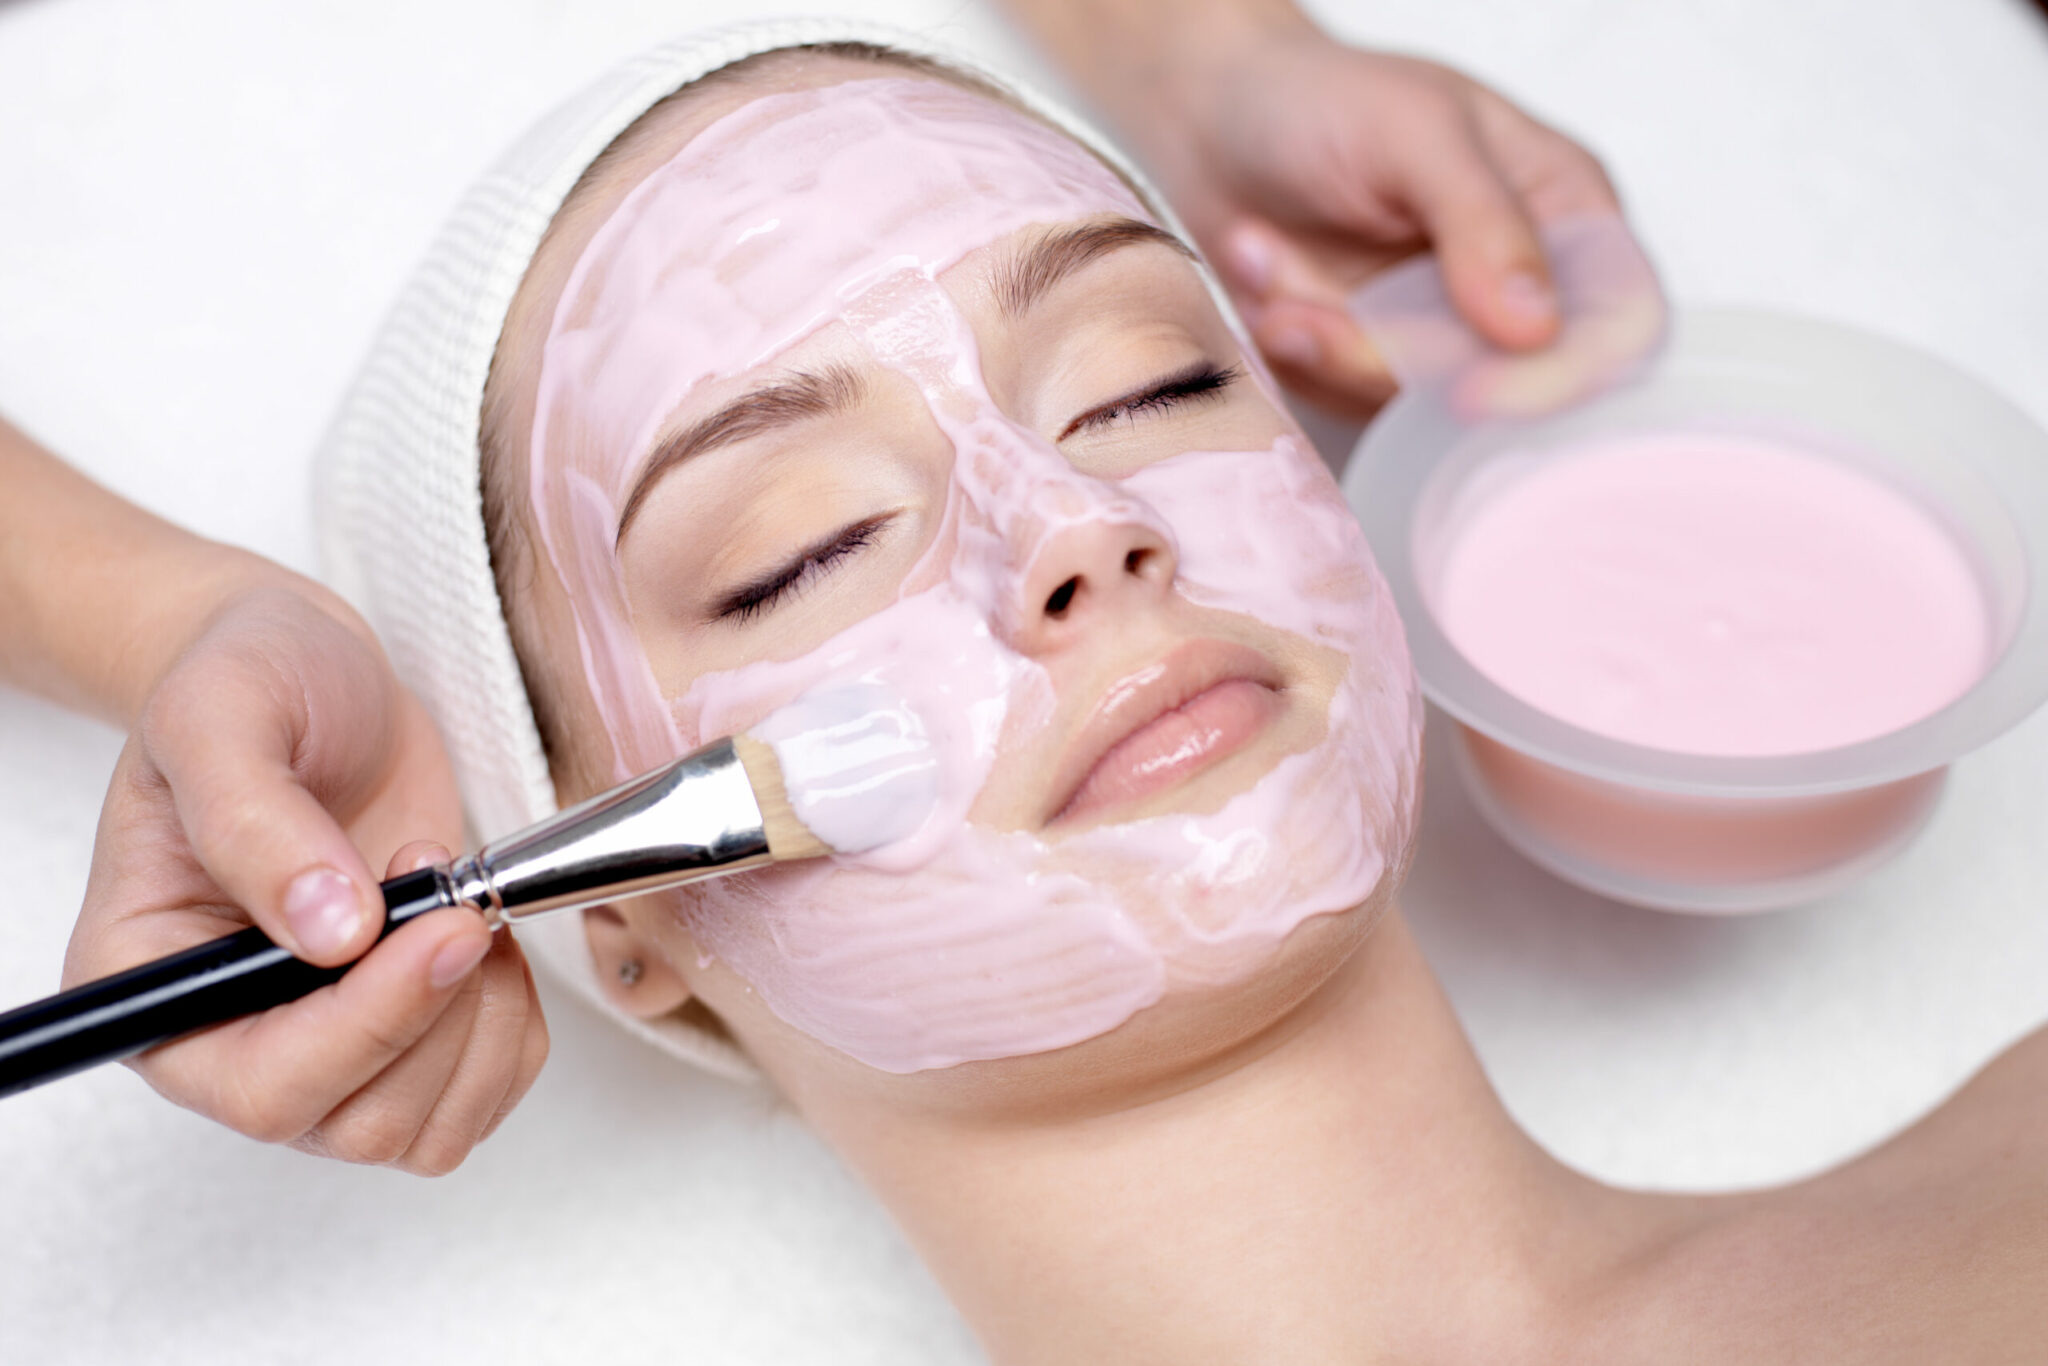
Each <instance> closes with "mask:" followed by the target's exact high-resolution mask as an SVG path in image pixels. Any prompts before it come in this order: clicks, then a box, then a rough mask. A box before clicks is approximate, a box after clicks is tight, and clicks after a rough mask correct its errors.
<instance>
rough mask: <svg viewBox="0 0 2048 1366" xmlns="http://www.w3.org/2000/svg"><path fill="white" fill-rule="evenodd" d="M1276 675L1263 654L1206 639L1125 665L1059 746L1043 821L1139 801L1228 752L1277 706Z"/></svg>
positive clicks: (1279, 680) (1280, 682)
mask: <svg viewBox="0 0 2048 1366" xmlns="http://www.w3.org/2000/svg"><path fill="white" fill-rule="evenodd" d="M1285 685H1286V680H1285V679H1284V678H1283V677H1282V675H1281V673H1280V670H1279V668H1278V667H1277V666H1276V665H1275V664H1274V663H1273V661H1272V660H1270V659H1268V658H1267V657H1266V656H1265V655H1264V654H1262V653H1260V652H1259V651H1257V650H1254V649H1252V648H1251V647H1249V646H1246V645H1238V644H1234V643H1232V642H1229V641H1221V640H1209V639H1201V640H1191V641H1187V642H1186V643H1184V644H1182V645H1178V646H1176V647H1175V648H1174V649H1173V650H1171V651H1169V652H1168V653H1167V655H1166V656H1165V657H1164V658H1163V659H1160V660H1157V661H1155V662H1154V663H1151V664H1147V665H1144V666H1142V667H1140V668H1137V669H1134V670H1132V671H1131V672H1130V673H1127V674H1125V675H1124V676H1123V677H1121V678H1119V679H1118V680H1117V681H1116V682H1114V683H1112V684H1110V686H1109V689H1108V690H1107V691H1106V692H1105V693H1104V694H1103V697H1102V700H1101V701H1100V702H1098V703H1097V704H1096V706H1095V710H1094V711H1093V712H1092V713H1090V715H1089V717H1088V720H1087V721H1086V723H1084V724H1083V725H1082V727H1081V730H1080V733H1079V734H1078V735H1077V736H1075V738H1074V740H1073V742H1072V744H1070V745H1069V746H1068V749H1067V753H1066V756H1065V758H1064V759H1063V760H1062V762H1061V764H1060V766H1059V770H1058V773H1057V779H1056V781H1055V782H1054V784H1053V792H1054V794H1055V797H1056V801H1055V803H1054V805H1053V814H1052V815H1051V817H1050V818H1049V819H1048V820H1047V822H1046V823H1047V824H1048V825H1054V824H1062V823H1067V822H1072V821H1075V820H1078V819H1082V818H1089V817H1095V816H1100V815H1101V814H1103V813H1104V812H1106V811H1110V810H1113V809H1115V808H1117V807H1121V806H1126V805H1129V804H1132V803H1135V802H1139V801H1143V800H1144V799H1145V798H1147V797H1150V796H1153V795H1154V794H1156V793H1159V792H1163V791H1166V790H1167V789H1169V788H1172V787H1176V786H1178V785H1179V784H1181V783H1182V782H1185V781H1186V780H1188V779H1189V778H1192V777H1194V776H1195V775H1196V774H1198V773H1200V772H1202V771H1204V770H1206V769H1208V768H1210V767H1212V766H1214V765H1215V764H1217V763H1219V762H1221V761H1222V760H1224V759H1226V758H1228V757H1229V756H1230V755H1232V754H1235V753H1237V752H1238V751H1239V750H1241V749H1243V748H1244V747H1245V746H1246V745H1247V744H1249V743H1250V742H1251V741H1252V740H1253V739H1255V738H1257V736H1258V735H1259V734H1260V733H1261V732H1263V731H1264V730H1265V729H1266V727H1267V726H1268V725H1270V724H1271V722H1272V721H1273V720H1274V718H1275V717H1276V716H1278V714H1279V712H1280V706H1281V703H1280V693H1281V692H1282V690H1283V689H1284V688H1285Z"/></svg>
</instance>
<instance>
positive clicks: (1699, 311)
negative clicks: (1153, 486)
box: [1341, 308, 2048, 797]
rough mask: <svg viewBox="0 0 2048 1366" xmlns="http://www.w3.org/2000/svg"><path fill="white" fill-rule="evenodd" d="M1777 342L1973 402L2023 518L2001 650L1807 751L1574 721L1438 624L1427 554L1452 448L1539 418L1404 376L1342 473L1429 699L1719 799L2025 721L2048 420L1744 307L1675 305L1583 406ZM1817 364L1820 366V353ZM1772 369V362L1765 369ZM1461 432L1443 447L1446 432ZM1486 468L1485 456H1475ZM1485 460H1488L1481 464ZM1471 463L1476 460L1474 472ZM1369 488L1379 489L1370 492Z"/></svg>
mask: <svg viewBox="0 0 2048 1366" xmlns="http://www.w3.org/2000/svg"><path fill="white" fill-rule="evenodd" d="M1760 340H1762V341H1765V342H1767V343H1768V349H1769V350H1771V351H1772V352H1773V353H1774V355H1773V361H1772V363H1773V364H1775V365H1778V366H1780V367H1781V368H1780V369H1778V370H1775V371H1773V372H1772V373H1773V375H1777V376H1782V375H1783V374H1785V373H1787V372H1786V371H1785V370H1783V369H1782V367H1783V366H1785V365H1787V364H1790V365H1792V366H1795V367H1796V366H1797V365H1798V364H1800V363H1802V362H1806V361H1808V360H1810V358H1814V357H1825V358H1827V362H1826V363H1828V364H1831V365H1834V366H1835V367H1836V370H1835V373H1836V374H1840V373H1841V369H1840V367H1842V366H1844V365H1847V366H1849V367H1852V370H1853V372H1854V373H1857V374H1859V376H1860V377H1861V378H1863V379H1865V380H1867V381H1868V382H1869V383H1871V384H1879V385H1884V386H1886V389H1885V392H1888V393H1894V394H1895V393H1898V392H1901V386H1904V391H1907V392H1914V393H1924V394H1926V395H1927V396H1928V397H1929V398H1930V399H1931V400H1938V401H1941V402H1944V403H1948V404H1960V405H1964V406H1965V407H1966V409H1967V410H1969V412H1970V415H1971V418H1972V421H1973V423H1975V424H1977V425H1979V426H1983V427H1988V428H1989V429H1990V430H1992V431H1993V432H1994V433H1996V435H1997V438H1998V439H1995V440H1989V441H1984V440H1978V441H1964V442H1958V443H1957V449H1956V451H1955V452H1954V454H1955V458H1956V460H1957V461H1958V462H1959V464H1960V465H1961V466H1962V467H1963V468H1964V470H1965V472H1966V473H1967V474H1968V475H1970V476H1973V477H1974V479H1975V481H1976V482H1978V483H1979V484H1981V486H1982V487H1983V488H1984V490H1985V491H1987V492H1988V493H1989V494H1990V495H1991V497H1992V498H1993V499H1994V500H1995V502H1996V504H1997V508H1998V511H1999V512H2000V513H2002V514H2003V516H2004V518H2005V519H2006V521H2008V522H2009V523H2010V528H2011V530H2012V532H2013V535H2014V539H2015V541H2016V544H2017V547H2018V549H2019V552H2020V559H2021V567H2020V568H2021V577H2022V580H2023V582H2022V585H2021V592H2022V596H2021V600H2020V602H2019V604H2018V610H2017V614H2016V617H2015V619H2014V620H2013V622H2012V624H2011V625H2010V628H2009V633H2008V635H2007V638H2006V642H2005V645H2004V648H2003V649H2002V650H2001V651H2000V653H1999V655H1998V657H1997V658H1995V659H1994V660H1993V661H1992V662H1991V663H1990V665H1989V666H1988V667H1987V668H1986V669H1985V671H1984V673H1983V674H1982V675H1981V676H1980V677H1979V678H1978V679H1977V681H1976V682H1975V683H1974V684H1973V685H1972V686H1971V687H1970V688H1969V689H1968V690H1967V691H1965V692H1964V693H1963V694H1962V695H1961V696H1959V697H1957V698H1956V699H1955V700H1954V701H1952V702H1950V703H1949V704H1948V705H1947V706H1945V707H1943V708H1941V709H1940V710H1939V711H1936V712H1934V713H1932V714H1931V715H1929V716H1926V717H1923V718H1922V719H1920V720H1919V721H1916V722H1914V723H1912V724H1911V725H1908V726H1905V727H1902V728H1900V729H1898V730H1894V731H1890V732H1887V733H1885V734H1883V735H1878V736H1873V737H1870V738H1869V739H1866V740H1861V741H1858V742H1856V743H1854V744H1849V745H1841V746H1836V747H1834V748H1830V749H1823V750H1813V751H1809V752H1805V753H1795V754H1771V755H1704V754H1688V753H1683V752H1679V751H1673V750H1664V749H1657V748H1653V747H1651V746H1647V745H1640V744H1636V743H1633V742H1630V741H1625V740H1619V739H1616V738H1614V737H1612V736H1608V735H1602V734H1600V733H1598V732H1596V731H1590V730H1586V729H1584V728H1582V727H1579V726H1575V725H1572V724H1571V723H1569V722H1566V721H1563V720H1561V719H1559V718H1557V717H1555V716H1552V715H1550V714H1549V713H1547V712H1544V711H1541V710H1539V709H1537V708H1536V707H1534V706H1532V705H1530V704H1529V703H1527V702H1525V701H1523V700H1522V699H1520V698H1519V697H1516V696H1515V695H1514V694H1512V693H1510V692H1508V691H1507V690H1506V689H1504V688H1502V687H1501V686H1500V685H1498V684H1497V683H1495V682H1493V681H1492V680H1491V679H1490V678H1488V677H1486V675H1484V674H1482V673H1481V672H1480V671H1479V670H1478V668H1477V667H1476V666H1474V665H1473V664H1472V663H1471V662H1470V661H1469V660H1467V659H1466V658H1465V656H1464V655H1463V654H1462V653H1460V652H1459V651H1458V650H1457V648H1456V647H1455V646H1454V645H1452V644H1451V642H1450V640H1449V638H1448V636H1447V635H1446V634H1445V632H1444V631H1443V629H1442V627H1441V626H1440V625H1439V624H1438V622H1437V620H1436V618H1435V615H1434V613H1433V612H1432V611H1431V609H1430V607H1429V605H1428V603H1427V602H1426V600H1425V598H1424V595H1423V592H1422V585H1421V583H1420V580H1419V576H1418V573H1417V569H1416V565H1415V552H1416V546H1415V536H1414V531H1415V526H1414V518H1415V513H1416V510H1417V508H1418V506H1419V505H1420V504H1421V503H1422V501H1423V500H1424V499H1425V498H1426V497H1430V496H1435V495H1439V494H1440V493H1441V492H1442V488H1443V485H1442V482H1441V480H1440V479H1439V478H1438V476H1439V473H1440V471H1441V470H1442V468H1443V465H1444V463H1445V461H1446V459H1447V458H1448V457H1449V456H1450V455H1451V454H1452V453H1453V452H1454V451H1455V450H1457V449H1458V448H1459V447H1461V446H1464V445H1466V444H1467V443H1468V442H1470V441H1471V439H1472V438H1474V437H1475V436H1478V435H1481V434H1484V435H1487V436H1493V437H1498V436H1500V435H1502V434H1504V433H1505V434H1512V433H1513V432H1514V431H1516V430H1520V429H1523V428H1531V429H1533V428H1534V427H1536V426H1538V425H1540V422H1541V421H1546V420H1554V417H1555V416H1556V415H1553V419H1543V420H1539V422H1538V423H1535V424H1532V423H1523V422H1518V421H1507V420H1503V421H1491V422H1480V423H1476V424H1473V423H1467V422H1464V421H1462V420H1461V419H1459V418H1458V417H1456V416H1455V415H1454V414H1453V412H1452V409H1451V407H1450V405H1449V403H1448V402H1447V401H1446V396H1445V393H1444V391H1443V390H1442V389H1437V388H1427V387H1420V388H1404V389H1403V390H1402V392H1401V393H1400V394H1399V395H1398V396H1396V398H1395V399H1394V400H1393V402H1391V403H1390V404H1388V405H1387V407H1386V408H1385V409H1384V410H1383V411H1382V412H1381V413H1380V414H1379V416H1378V417H1376V418H1375V419H1374V420H1373V422H1372V423H1371V424H1370V425H1368V426H1367V427H1366V429H1365V431H1364V433H1363V435H1362V436H1361V438H1360V440H1359V441H1358V443H1357V445H1356V447H1355V448H1354V450H1353V453H1352V456H1351V459H1350V461H1349V462H1348V463H1347V464H1346V466H1345V468H1344V472H1343V476H1342V480H1341V484H1342V487H1343V490H1344V495H1345V499H1346V501H1347V502H1348V503H1349V504H1350V506H1351V508H1352V511H1353V513H1354V514H1355V515H1356V516H1357V517H1358V519H1359V522H1360V524H1361V525H1362V526H1363V527H1364V529H1365V533H1366V539H1367V541H1368V542H1369V544H1370V545H1371V547H1372V550H1373V553H1374V555H1375V556H1376V557H1377V559H1378V561H1379V565H1380V569H1381V572H1382V574H1383V575H1384V576H1385V578H1386V580H1387V583H1388V586H1389V588H1390V589H1391V590H1392V593H1393V597H1394V602H1395V605H1396V607H1397V608H1398V610H1399V611H1400V614H1401V620H1402V623H1403V625H1404V626H1405V628H1406V630H1407V633H1408V644H1409V652H1410V654H1411V656H1412V657H1413V659H1414V663H1415V670H1416V674H1417V676H1418V678H1419V680H1420V682H1421V686H1422V690H1423V693H1424V694H1425V696H1427V697H1428V698H1429V700H1430V701H1431V702H1433V703H1435V704H1436V705H1437V706H1438V707H1440V708H1442V709H1443V710H1444V711H1445V712H1447V713H1448V714H1449V715H1450V716H1451V717H1453V718H1454V719H1456V720H1457V721H1459V722H1460V723H1462V724H1464V725H1467V726H1470V727H1471V728H1472V729H1474V730H1476V731H1478V732H1480V733H1481V734H1483V735H1487V736H1490V737H1491V738H1493V739H1495V740H1498V741H1500V742H1501V743H1502V744H1505V745H1508V746H1510V747H1512V748H1514V749H1516V750H1518V751H1520V752H1521V753H1523V754H1525V755H1528V756H1529V757H1531V758H1534V759H1538V760H1541V761H1543V762H1546V763H1550V764H1554V765H1556V766H1558V767H1560V768H1563V769H1566V770H1569V771H1571V772H1574V773H1579V774H1583V775H1585V776H1587V777H1591V778H1597V779H1601V780H1604V781H1607V782H1612V783H1619V784H1623V785H1627V786H1634V787H1640V788H1647V789H1651V790H1655V791H1661V792H1675V793H1684V794H1689V795H1697V796H1716V797H1761V796H1771V797H1783V796H1793V795H1819V794H1824V793H1828V792H1838V791H1844V790H1849V789H1853V788H1858V787H1867V786H1871V785H1874V784H1878V783H1885V782H1892V781H1896V780H1898V779H1901V778H1907V777H1912V776H1914V775H1916V774H1920V773H1925V772H1928V771H1931V770H1933V769H1937V768H1941V767H1943V766H1945V765H1946V764H1948V763H1949V762H1950V761H1952V760H1953V759H1955V758H1957V757H1959V756H1960V755H1962V754H1965V753H1968V752H1969V751H1971V750H1973V749H1976V748H1977V747H1979V746H1980V745H1983V744H1985V743H1987V742H1989V741H1990V740H1993V739H1995V738H1997V737H1998V736H1999V735H2002V734H2003V733H2004V732H2005V731H2007V730H2009V729H2011V728H2012V727H2013V726H2015V725H2017V724H2018V723H2019V722H2020V721H2022V720H2024V719H2025V718H2026V717H2027V716H2028V715H2029V714H2030V713H2031V712H2033V711H2034V710H2035V708H2037V707H2038V706H2040V705H2041V703H2042V702H2043V701H2044V700H2048V430H2043V428H2042V427H2041V425H2040V424H2039V423H2037V422H2035V421H2034V420H2033V419H2032V418H2031V417H2030V416H2029V415H2028V414H2027V413H2025V412H2024V411H2023V410H2021V409H2020V408H2019V407H2018V406H2017V405H2015V404H2013V403H2012V402H2011V401H2009V400H2008V399H2006V398H2005V397H2004V396H2003V395H2001V394H1999V393H1998V392H1997V391H1995V390H1993V389H1992V388H1991V387H1990V386H1989V385H1987V384H1985V383H1984V382H1983V381H1981V380H1978V379H1977V378H1975V377H1974V376H1972V375H1969V374H1967V373H1966V372H1964V371H1962V370H1960V369H1958V368H1956V367H1955V366H1952V365H1950V364H1949V363H1948V362H1946V361H1943V360H1941V359H1939V358H1938V357H1935V356H1933V355H1931V354H1929V353H1927V352H1925V351H1922V350H1920V349H1918V348H1916V347H1913V346H1909V345H1906V344H1904V343H1901V342H1897V341H1894V340H1891V339H1889V338H1886V337H1883V336H1879V335H1877V334H1874V333H1872V332H1869V331H1866V330H1864V329H1861V328H1856V327H1850V326H1846V325H1844V324H1841V323H1836V322H1830V321H1826V320H1823V319H1819V318H1812V317H1806V316H1802V315H1798V314H1792V313H1785V312H1779V311H1773V310H1761V309H1747V308H1688V309H1674V310H1673V314H1672V327H1671V333H1670V336H1669V339H1668V340H1667V342H1666V344H1665V348H1664V350H1663V352H1662V353H1661V354H1660V355H1659V356H1658V357H1657V358H1656V360H1655V361H1654V362H1653V363H1652V364H1650V365H1649V366H1648V367H1646V369H1645V370H1644V371H1643V372H1642V373H1641V374H1639V375H1638V376H1636V377H1635V378H1633V379H1631V380H1629V381H1628V382H1626V383H1624V384H1622V385H1620V386H1618V387H1617V388H1616V389H1614V390H1611V391H1609V392H1607V393H1604V394H1601V395H1598V396H1596V397H1594V398H1592V399H1590V400H1588V401H1587V402H1585V403H1583V404H1580V405H1578V406H1577V407H1576V408H1575V409H1574V410H1573V411H1574V412H1583V411H1590V410H1597V409H1598V408H1600V407H1601V405H1603V404H1607V403H1611V402H1612V401H1613V400H1615V399H1616V398H1617V397H1620V396H1626V395H1636V396H1638V397H1640V395H1641V393H1642V391H1644V390H1646V389H1654V387H1655V386H1656V385H1657V383H1658V382H1659V380H1660V378H1662V377H1664V376H1667V375H1670V374H1672V373H1674V372H1681V371H1682V370H1683V369H1684V367H1687V366H1712V367H1716V368H1717V369H1718V370H1719V371H1721V372H1722V373H1724V374H1725V373H1726V372H1727V371H1728V369H1729V368H1730V367H1731V366H1732V367H1736V368H1738V369H1739V368H1740V367H1741V366H1742V364H1743V363H1744V361H1745V360H1746V359H1748V358H1749V356H1750V354H1751V348H1754V347H1755V346H1756V344H1757V343H1758V342H1759V341H1760ZM1816 363H1817V362H1816ZM1758 374H1759V376H1760V382H1761V376H1762V374H1763V372H1762V371H1758ZM1446 433H1450V434H1451V437H1452V439H1451V441H1450V443H1449V444H1448V445H1447V444H1445V440H1444V436H1445V434H1446ZM1478 463H1481V464H1483V463H1484V461H1483V459H1482V460H1481V461H1480V462H1478ZM1475 467H1476V466H1475ZM1467 472H1468V473H1469V471H1467ZM1367 489H1370V490H1371V496H1370V497H1368V496H1367V495H1366V490H1367Z"/></svg>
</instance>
